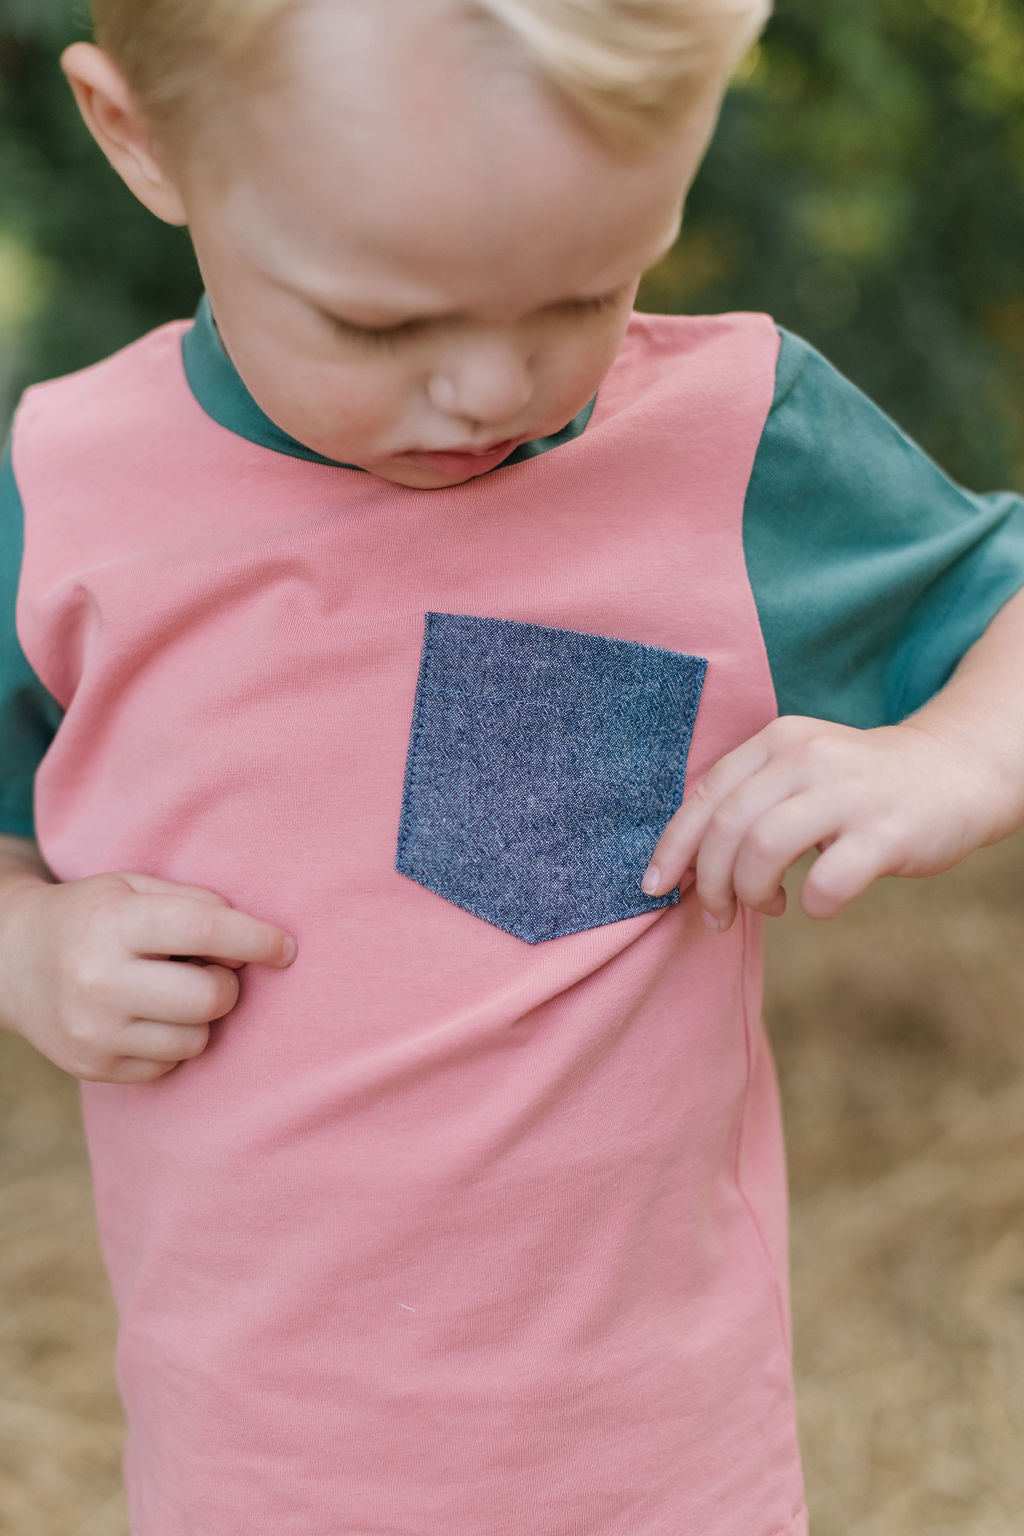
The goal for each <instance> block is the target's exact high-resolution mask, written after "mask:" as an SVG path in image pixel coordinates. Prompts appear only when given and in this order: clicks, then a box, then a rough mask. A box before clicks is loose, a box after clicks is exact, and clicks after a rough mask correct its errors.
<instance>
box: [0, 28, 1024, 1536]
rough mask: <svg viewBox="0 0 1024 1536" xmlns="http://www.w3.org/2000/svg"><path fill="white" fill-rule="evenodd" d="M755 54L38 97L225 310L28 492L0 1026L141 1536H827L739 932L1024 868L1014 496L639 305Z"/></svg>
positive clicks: (793, 368) (327, 33) (175, 74)
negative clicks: (93, 150)
mask: <svg viewBox="0 0 1024 1536" xmlns="http://www.w3.org/2000/svg"><path fill="white" fill-rule="evenodd" d="M763 12H764V8H763V5H762V4H761V0H482V3H480V4H478V5H476V6H469V5H461V4H457V3H456V0H390V3H389V5H388V6H387V7H384V6H381V5H380V4H379V3H378V0H298V3H297V4H295V3H292V4H288V5H284V4H282V3H281V0H216V3H213V0H195V3H192V4H183V3H181V0H173V3H172V0H148V3H147V4H145V5H139V4H138V3H137V0H136V3H132V0H97V4H96V21H97V24H98V42H99V44H100V45H101V46H100V47H99V48H97V47H93V46H92V45H87V44H76V45H75V46H73V47H72V48H70V49H69V50H68V51H67V53H66V54H65V56H64V67H65V70H66V73H67V75H68V77H69V79H70V82H71V85H72V87H73V89H74V92H75V95H76V97H77V100H78V102H79V105H80V106H81V108H82V111H83V113H84V116H85V119H86V121H87V123H88V124H89V127H90V128H91V130H92V132H93V133H94V134H95V136H96V138H97V140H98V141H99V143H100V145H101V147H102V148H103V150H104V151H105V152H106V154H107V155H108V156H109V158H110V160H111V161H112V163H113V165H114V166H115V168H116V169H117V170H118V171H119V172H120V174H121V175H122V176H123V177H124V179H125V181H126V182H127V183H128V185H129V186H130V187H131V188H132V190H133V191H134V192H135V193H136V194H137V195H138V196H139V197H140V198H141V199H142V201H143V202H144V203H145V204H146V205H147V206H148V207H149V208H150V209H151V210H152V211H153V212H154V213H155V214H156V215H157V216H158V217H160V218H162V219H165V220H167V221H169V222H171V223H177V224H183V223H187V224H188V226H189V228H190V231H191V234H192V237H193V240H194V243H195V248H196V253H197V256H198V260H199V264H200V267H201V269H202V273H203V277H204V280H205V285H206V296H205V298H204V300H203V303H202V304H201V305H200V308H199V312H198V314H197V316H196V318H195V321H194V323H185V322H176V323H173V324H170V325H165V326H162V327H161V328H160V329H158V330H157V331H155V332H153V333H152V334H151V335H149V336H146V337H143V338H142V339H141V340H140V341H138V342H136V343H135V344H133V345H132V346H129V347H127V348H126V349H124V350H123V351H121V352H119V353H118V354H116V355H115V356H113V357H111V358H108V359H106V360H105V361H103V362H101V363H99V364H97V365H96V366H95V367H92V368H89V369H85V370H84V371H82V372H80V373H77V374H74V375H71V376H69V377H67V378H64V379H59V380H55V381H52V382H49V383H46V384H43V385H40V386H36V387H35V388H33V389H30V390H29V391H28V392H27V393H26V395H25V397H24V399H23V401H22V403H21V405H20V408H19V411H18V414H17V417H16V420H15V424H14V428H13V433H12V444H11V450H10V453H9V455H8V458H7V460H6V464H5V469H4V481H3V484H4V491H3V509H4V510H3V519H4V528H5V533H4V547H5V549H6V550H7V551H8V558H6V559H5V571H6V574H5V577H4V586H3V591H4V593H5V598H4V603H3V605H2V607H0V612H2V614H3V625H4V629H3V634H4V639H3V641H2V642H0V644H2V652H0V654H2V657H3V665H2V667H0V684H2V687H0V719H2V721H3V730H4V736H3V741H4V775H3V796H4V799H3V804H4V812H5V819H4V821H3V824H2V826H3V830H4V832H5V833H6V834H7V836H6V838H5V840H4V844H3V848H4V855H3V857H4V864H3V869H2V873H0V998H2V1003H0V1010H2V1013H3V1019H4V1023H5V1025H6V1026H7V1027H8V1028H10V1029H13V1030H16V1031H18V1032H19V1033H21V1034H22V1035H23V1036H24V1037H25V1038H26V1039H28V1040H29V1041H31V1042H32V1044H33V1045H35V1046H36V1047H37V1048H38V1049H39V1050H41V1051H42V1052H43V1053H44V1054H45V1055H46V1056H48V1057H49V1058H50V1059H51V1060H52V1061H54V1062H55V1063H56V1064H57V1065H58V1066H60V1067H62V1068H63V1069H64V1070H66V1071H68V1072H71V1073H73V1074H74V1075H75V1076H77V1077H79V1078H80V1079H82V1089H81V1093H82V1105H83V1114H84V1121H85V1129H86V1134H87V1137H88V1143H89V1151H90V1157H91V1161H92V1167H93V1176H94V1185H95V1195H96V1206H97V1215H98V1223H99V1232H100V1237H101V1241H102V1244H103V1251H104V1256H105V1260H106V1263H107V1266H108V1270H109V1275H110V1280H111V1284H112V1288H113V1292H114V1295H115V1300H116V1302H117V1306H118V1310H119V1316H120V1335H119V1343H118V1350H117V1360H116V1367H117V1378H118V1383H119V1386H120V1390H121V1393H122V1396H123V1400H124V1405H125V1411H126V1419H127V1441H126V1449H125V1474H126V1483H127V1491H128V1498H129V1504H130V1510H131V1518H132V1530H133V1533H134V1536H263V1533H273V1536H792V1533H797V1532H804V1531H806V1513H805V1509H804V1503H803V1496H802V1490H801V1478H800V1470H799V1460H798V1452H797V1444H796V1434H795V1427H794V1413H793V1397H792V1385H791V1377H790V1365H789V1325H788V1311H787V1294H786V1258H785V1249H786V1228H785V1182H784V1169H783V1152H782V1139H781V1129H780V1122H779V1110H778V1103H777V1096H776V1089H775V1083H774V1077H773V1072H772V1066H771V1061H770V1057H769V1053H768V1048H767V1044H766V1041H765V1036H764V1033H763V1030H762V1026H761V1024H760V1022H759V1000H760V986H761V917H760V914H762V913H777V912H779V911H781V910H782V907H783V902H784V897H783V894H782V889H781V881H782V877H783V874H784V873H785V870H786V869H787V868H788V866H789V865H790V864H791V863H792V862H793V861H794V860H795V859H796V858H798V857H799V856H800V855H801V854H802V853H804V852H805V851H806V850H807V849H809V848H811V847H814V846H817V847H819V848H820V849H823V850H824V852H823V853H822V856H821V858H820V859H819V860H818V861H817V863H816V864H815V865H814V867H813V869H812V871H811V873H810V874H809V876H808V877H807V880H806V882H805V885H804V890H803V903H804V906H805V908H806V910H807V911H808V912H810V913H811V914H812V915H815V916H820V917H824V916H829V915H831V914H833V913H835V912H837V911H838V910H839V909H840V908H841V907H842V906H843V905H844V904H845V903H846V902H847V901H848V900H849V899H850V898H851V897H852V896H853V895H855V894H856V893H857V892H858V891H861V890H863V889H864V888H865V887H866V886H867V885H868V884H869V883H870V882H871V881H872V880H873V879H874V878H875V877H877V876H878V875H881V874H885V873H890V874H891V873H900V874H906V875H919V874H925V873H928V872H931V871H935V870H939V869H943V868H946V867H948V866H949V865H951V864H953V863H955V862H956V861H957V860H958V859H960V858H961V857H963V856H964V855H965V854H966V853H967V852H968V851H969V850H970V849H972V848H974V847H977V846H979V845H980V844H983V843H986V842H992V841H994V840H995V839H997V838H999V837H1002V836H1004V835H1006V834H1007V833H1008V832H1009V831H1011V830H1012V829H1013V828H1015V827H1016V826H1018V825H1020V824H1021V823H1022V822H1024V790H1022V785H1024V728H1022V724H1021V722H1022V720H1024V709H1022V703H1024V699H1022V693H1024V688H1022V684H1021V681H1020V678H1019V668H1018V667H1017V666H1016V665H1015V654H1016V649H1017V648H1018V647H1019V646H1020V645H1021V643H1022V642H1024V597H1021V596H1016V595H1015V594H1017V593H1018V592H1019V589H1020V588H1021V587H1022V586H1024V503H1022V502H1021V500H1019V499H1017V498H1014V497H1011V496H1003V497H998V496H990V497H985V496H973V495H970V494H968V493H967V492H965V491H963V490H961V489H960V488H958V487H957V486H955V485H953V484H952V483H951V482H950V481H949V480H948V479H947V478H946V477H945V476H943V475H942V474H941V472H940V471H939V470H938V469H937V468H936V467H935V466H934V465H933V464H932V463H931V461H930V460H929V459H927V458H926V456H925V455H924V454H923V453H922V452H921V451H920V450H918V449H917V448H915V447H914V446H913V444H911V443H910V442H908V440H907V439H906V438H905V437H903V436H902V434H901V433H900V432H899V431H898V430H897V429H896V428H895V427H894V426H893V425H892V424H891V423H890V422H889V421H888V420H887V419H886V418H885V417H884V416H883V415H882V414H881V413H880V412H878V411H877V410H876V409H875V408H874V407H873V406H871V405H870V404H869V402H867V401H866V400H865V399H864V397H863V396H862V395H860V394H859V393H858V392H857V391H856V390H855V389H854V388H853V387H852V386H850V385H849V384H847V383H846V382H845V381H844V380H843V379H841V378H840V377H839V376H838V375H837V374H836V373H835V372H834V371H833V370H832V369H830V368H829V366H828V365H827V364H826V363H825V362H824V361H823V360H822V359H821V358H820V357H818V355H817V354H816V353H814V352H813V351H812V350H811V349H810V348H808V347H806V346H805V345H804V344H803V343H801V342H799V341H797V340H796V339H795V338H793V337H791V336H788V335H781V334H780V332H779V331H778V330H777V329H776V328H775V326H774V325H773V324H772V323H771V321H770V320H769V319H767V317H765V316H761V315H746V314H741V315H728V316H722V317H713V318H698V319H689V318H684V317H669V316H657V315H640V314H635V313H634V312H633V310H632V305H633V300H634V297H635V293H636V288H637V284H638V281H639V278H640V276H641V274H642V272H643V271H644V269H645V268H646V267H648V266H649V265H650V264H652V263H653V262H655V261H656V260H657V259H658V258H659V256H660V255H661V254H662V252H663V251H665V250H666V249H667V248H668V246H669V245H670V244H671V243H672V241H673V240H674V238H675V235H676V231H677V227H678V222H679V217H680V213H681V208H682V203H683V199H684V197H685V194H686V191H687V189H688V187H689V184H690V182H691V181H692V179H693V176H694V174H695V172H696V170H697V167H698V164H699V162H700V159H701V155H702V153H703V150H704V148H705V145H706V142H707V139H708V136H709V134H710V131H711V128H712V126H713V123H714V120H715V117H716V115H717V110H718V106H719V103H720V99H721V93H722V90H723V86H724V82H725V80H726V78H727V76H728V74H729V71H730V69H731V67H732V65H733V64H734V62H735V61H736V59H737V58H738V57H739V56H740V54H741V53H742V51H743V50H744V49H745V48H746V47H747V45H748V44H749V43H750V42H751V40H752V38H753V37H754V36H755V35H756V32H757V30H758V28H759V27H760V25H761V24H762V22H763V20H764V13H763ZM954 670H955V675H954V676H952V677H951V674H952V673H954ZM684 776H685V779H686V782H687V786H688V788H689V790H690V791H691V792H690V793H688V795H687V798H686V801H685V803H682V802H683V787H684ZM33 839H36V840H37V842H36V841H33ZM652 856H653V858H652ZM649 861H652V862H653V864H654V865H655V866H656V869H657V874H656V875H653V876H652V877H651V879H649V880H648V882H647V885H646V886H645V887H644V888H643V889H641V879H642V877H643V876H644V873H645V869H646V867H647V864H648V862H649ZM702 915H704V916H706V918H707V919H708V924H709V926H705V923H704V921H702ZM734 919H735V920H734ZM709 927H710V928H711V929H717V930H718V931H717V932H714V931H709ZM290 939H295V940H297V942H298V958H297V960H295V962H294V965H291V964H290V961H291V960H292V958H293V949H294V946H292V947H289V941H290ZM244 966H248V969H247V970H246V971H245V976H244V979H242V980H241V981H240V980H239V971H240V970H241V968H242V967H244ZM211 1024H212V1025H213V1026H214V1027H212V1028H211ZM823 1027H827V1021H823Z"/></svg>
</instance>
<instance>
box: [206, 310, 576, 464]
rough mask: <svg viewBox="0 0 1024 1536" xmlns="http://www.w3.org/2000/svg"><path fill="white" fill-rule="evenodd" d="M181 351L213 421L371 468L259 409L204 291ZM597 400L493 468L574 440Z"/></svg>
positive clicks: (299, 453) (291, 450) (253, 437)
mask: <svg viewBox="0 0 1024 1536" xmlns="http://www.w3.org/2000/svg"><path fill="white" fill-rule="evenodd" d="M181 355H182V361H183V362H184V365H185V377H186V378H187V379H188V383H189V388H190V389H191V391H192V393H193V394H194V395H195V397H196V400H197V401H198V402H199V404H200V405H201V406H202V408H203V410H204V411H205V412H206V414H207V415H208V416H212V417H213V419H214V421H216V422H217V423H218V424H219V425H220V426H222V427H226V428H227V430H228V431H229V432H234V433H235V434H236V435H237V436H238V437H244V438H247V439H248V441H249V442H250V443H258V444H259V445H260V447H261V448H270V449H272V450H273V451H274V452H275V453H286V454H288V455H289V456H290V457H291V458H293V459H307V460H309V462H310V463H312V464H329V465H331V466H332V467H333V468H335V469H353V470H356V471H358V473H359V474H366V473H368V471H366V470H364V469H363V468H362V467H361V466H360V465H358V464H343V463H341V462H340V460H338V459H326V458H324V456H323V454H321V453H315V452H314V451H313V449H312V448H307V447H306V446H305V444H303V443H300V442H299V441H298V440H297V439H296V438H294V437H290V436H289V435H288V433H287V432H283V431H282V430H281V428H280V427H279V426H277V425H276V424H275V423H274V422H273V421H271V419H270V417H269V416H268V415H267V414H266V413H265V412H264V411H262V410H261V409H260V407H259V406H258V405H257V404H256V401H255V400H254V399H253V397H252V395H250V393H249V391H248V390H247V389H246V387H245V385H244V384H243V382H242V379H241V375H240V374H239V372H238V370H237V369H236V367H235V365H234V363H233V362H232V361H231V359H230V357H229V356H228V354H227V351H226V350H225V347H224V343H223V342H222V341H221V339H220V333H219V332H218V330H217V327H216V324H215V323H214V319H213V311H212V310H211V308H210V301H209V298H208V297H207V295H206V294H205V293H204V294H203V296H202V298H201V299H200V301H199V307H198V309H197V310H196V317H195V323H194V324H193V325H192V326H191V327H190V329H189V330H187V331H186V332H185V334H184V336H183V337H182V342H181ZM596 404H597V396H596V395H595V396H594V398H593V399H592V400H590V401H588V403H587V404H586V405H585V406H584V407H583V409H582V411H580V412H579V414H578V415H577V416H574V417H573V419H572V421H570V422H569V423H568V425H567V426H564V427H563V428H562V430H561V432H555V433H553V434H552V435H551V436H550V437H537V438H533V439H532V440H531V441H530V442H528V443H520V445H519V447H518V448H517V449H516V450H515V451H514V452H513V453H510V454H509V456H508V458H507V459H503V460H502V461H501V463H500V464H498V465H496V466H495V469H504V468H505V467H506V465H509V464H519V463H521V462H522V460H523V459H535V458H537V456H538V455H539V454H542V453H547V452H548V451H549V450H550V449H551V448H559V447H561V445H562V444H563V443H570V442H572V440H573V438H575V437H579V436H580V435H581V434H582V433H583V432H584V431H585V430H586V427H587V424H588V422H589V421H590V417H591V415H592V414H593V410H594V406H595V405H596ZM495 469H490V470H487V471H486V473H487V474H491V475H493V474H494V473H495ZM481 478H482V477H481Z"/></svg>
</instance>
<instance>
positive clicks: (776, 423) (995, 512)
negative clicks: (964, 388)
mask: <svg viewBox="0 0 1024 1536" xmlns="http://www.w3.org/2000/svg"><path fill="white" fill-rule="evenodd" d="M781 337H782V346H781V352H780V356H779V362H778V369H777V376H776V387H775V397H774V402H773V404H772V408H771V412H770V414H769V417H768V421H767V423H766V426H765V430H764V433H763V435H762V438H761V442H760V445H759V448H758V453H757V457H756V460H755V463H754V470H753V474H752V475H751V479H750V485H749V488H748V493H747V502H746V508H745V515H744V547H745V551H746V558H747V570H748V574H749V577H750V584H751V587H752V589H753V594H754V600H755V603H756V605H757V610H758V614H759V616H760V620H761V629H762V632H763V634H764V640H765V645H766V647H767V651H768V659H769V662H770V664H771V672H772V678H773V680H774V683H775V690H776V696H777V700H778V706H779V712H780V713H781V714H798V715H813V716H816V717H817V718H819V719H825V720H836V721H839V722H841V723H843V724H846V725H854V726H860V727H868V726H878V725H887V724H894V723H896V722H898V721H900V720H902V719H905V718H906V716H907V715H909V714H912V713H913V712H914V710H916V709H918V708H920V706H921V705H923V704H925V703H926V702H927V701H928V699H930V698H931V697H932V695H933V694H934V693H936V692H937V691H938V690H939V689H940V688H941V687H942V686H943V684H944V683H945V682H947V681H948V679H949V676H950V674H951V672H952V671H953V670H954V668H955V667H956V665H957V663H958V662H959V661H960V659H961V657H962V656H963V654H964V652H965V651H967V650H968V649H969V648H970V647H971V646H972V645H973V644H974V642H975V641H976V640H977V639H979V637H980V636H981V634H982V633H983V631H984V630H985V629H986V628H987V626H988V624H989V622H990V620H991V619H992V618H993V617H994V616H995V614H996V613H997V612H998V610H999V609H1000V608H1001V607H1002V606H1003V604H1004V603H1006V602H1007V600H1008V599H1009V598H1010V597H1012V596H1013V595H1014V593H1015V592H1017V591H1018V590H1019V589H1020V587H1021V586H1022V585H1024V499H1022V498H1021V497H1020V496H1015V495H1011V494H1008V493H1000V494H993V495H975V494H973V493H972V492H970V491H966V490H964V489H963V488H962V487H961V486H959V485H957V484H955V482H954V481H952V480H951V479H950V478H949V476H948V475H946V474H944V473H943V471H942V470H941V469H940V468H939V467H938V465H936V464H935V463H934V461H933V460H932V459H930V458H929V457H928V455H927V454H925V453H924V452H923V450H922V449H921V448H919V447H918V446H917V445H916V444H915V443H914V442H912V441H911V439H910V438H909V437H907V436H906V434H905V433H904V432H902V431H901V430H900V428H899V427H898V426H896V424H895V423H894V422H893V421H891V420H890V419H889V417H888V416H886V415H885V414H884V413H883V412H882V411H880V410H879V409H878V407H877V406H875V405H873V404H872V403H871V401H870V400H869V399H868V398H867V396H865V395H863V394H862V393H861V392H860V390H858V389H857V388H855V386H854V385H853V384H851V383H850V382H849V381H848V380H847V379H845V378H843V376H842V375H841V374H840V373H838V372H837V371H836V369H835V368H833V367H832V366H831V364H830V363H828V362H826V361H825V359H824V358H823V357H822V356H821V355H820V354H819V353H818V352H816V351H815V350H814V348H813V347H811V346H808V344H807V343H806V342H804V341H800V340H799V339H798V338H797V337H795V336H792V335H790V334H789V333H788V332H786V331H782V332H781Z"/></svg>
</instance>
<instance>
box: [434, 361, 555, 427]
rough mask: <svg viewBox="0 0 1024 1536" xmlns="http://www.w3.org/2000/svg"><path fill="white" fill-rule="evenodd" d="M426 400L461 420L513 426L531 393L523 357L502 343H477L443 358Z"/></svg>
mask: <svg viewBox="0 0 1024 1536" xmlns="http://www.w3.org/2000/svg"><path fill="white" fill-rule="evenodd" d="M428 394H429V396H430V402H431V404H432V405H433V406H435V407H436V409H437V410H439V411H443V412H444V414H445V415H446V416H458V417H459V418H460V419H461V420H462V421H475V422H483V423H491V422H493V423H494V424H495V425H507V426H514V425H516V418H517V417H518V416H520V415H521V414H522V412H523V410H524V409H525V408H526V406H527V405H528V404H529V402H530V399H531V397H532V395H533V380H532V378H531V375H530V369H529V366H528V364H527V360H526V359H525V358H524V357H523V356H522V355H521V353H520V352H519V351H518V350H517V349H516V348H515V347H513V346H511V345H509V344H508V343H503V342H500V341H499V342H490V343H479V344H477V345H475V346H468V347H466V348H465V349H463V350H462V351H461V352H460V353H459V355H458V356H457V357H452V358H448V359H446V361H445V363H444V365H443V366H442V367H440V368H438V370H437V371H436V372H435V373H434V375H433V377H432V378H431V380H430V384H429V386H428Z"/></svg>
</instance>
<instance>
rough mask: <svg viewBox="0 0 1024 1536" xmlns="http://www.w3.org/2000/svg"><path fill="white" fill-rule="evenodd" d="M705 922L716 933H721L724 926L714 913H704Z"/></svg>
mask: <svg viewBox="0 0 1024 1536" xmlns="http://www.w3.org/2000/svg"><path fill="white" fill-rule="evenodd" d="M704 922H705V925H706V926H707V927H708V928H713V929H714V931H715V933H719V932H720V931H721V927H722V925H721V923H720V922H719V921H718V918H717V917H716V916H715V914H714V913H713V912H705V913H704Z"/></svg>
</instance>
